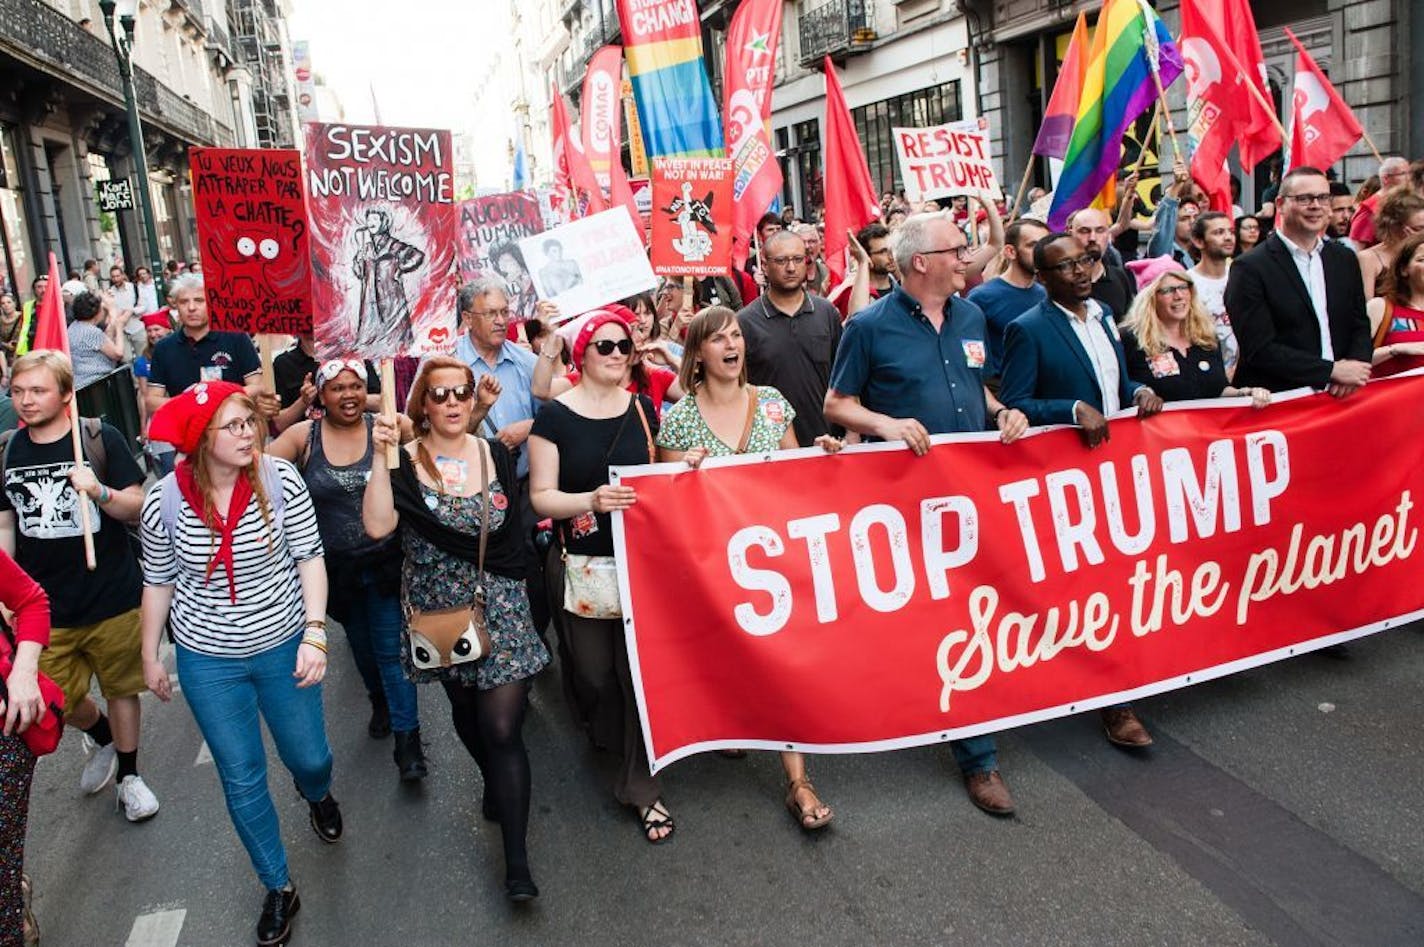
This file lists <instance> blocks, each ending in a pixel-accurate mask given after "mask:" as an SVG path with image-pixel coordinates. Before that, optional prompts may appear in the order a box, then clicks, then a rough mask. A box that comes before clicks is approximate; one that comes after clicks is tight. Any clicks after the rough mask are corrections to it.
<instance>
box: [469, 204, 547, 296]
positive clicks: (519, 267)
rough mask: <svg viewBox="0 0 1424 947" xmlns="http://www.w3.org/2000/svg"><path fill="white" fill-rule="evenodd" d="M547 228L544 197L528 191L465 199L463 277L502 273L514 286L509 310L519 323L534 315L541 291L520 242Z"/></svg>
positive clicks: (512, 286)
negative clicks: (541, 200) (541, 203)
mask: <svg viewBox="0 0 1424 947" xmlns="http://www.w3.org/2000/svg"><path fill="white" fill-rule="evenodd" d="M543 232H544V215H543V213H542V211H541V210H540V208H539V198H538V197H536V196H535V195H534V194H532V193H531V192H529V191H515V192H513V193H511V194H491V195H489V196H487V197H476V198H472V199H471V200H468V201H461V202H460V279H461V281H462V282H469V281H470V280H472V279H476V278H478V277H480V276H498V277H502V278H503V279H504V281H505V283H506V284H507V285H508V286H509V313H510V319H511V320H512V321H515V322H518V321H521V320H524V319H528V318H531V317H532V316H533V315H534V304H535V303H536V302H538V296H536V295H535V293H534V281H533V280H531V279H530V278H529V268H528V267H527V266H525V265H524V254H523V253H521V252H520V250H519V241H520V240H521V239H523V238H524V237H528V236H532V235H533V234H537V233H543Z"/></svg>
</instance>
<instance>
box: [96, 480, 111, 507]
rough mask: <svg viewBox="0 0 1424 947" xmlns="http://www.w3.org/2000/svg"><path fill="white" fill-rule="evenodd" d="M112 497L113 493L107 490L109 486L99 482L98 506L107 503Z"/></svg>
mask: <svg viewBox="0 0 1424 947" xmlns="http://www.w3.org/2000/svg"><path fill="white" fill-rule="evenodd" d="M113 498H114V495H113V494H112V493H110V492H109V488H108V487H107V486H106V485H104V484H102V483H101V484H99V505H100V506H103V505H104V504H106V503H108V502H109V501H110V500H112V499H113Z"/></svg>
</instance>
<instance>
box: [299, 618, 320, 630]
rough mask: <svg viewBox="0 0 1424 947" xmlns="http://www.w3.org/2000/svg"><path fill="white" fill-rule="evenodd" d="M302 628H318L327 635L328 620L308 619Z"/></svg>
mask: <svg viewBox="0 0 1424 947" xmlns="http://www.w3.org/2000/svg"><path fill="white" fill-rule="evenodd" d="M302 627H303V628H318V629H320V630H321V631H322V632H323V633H325V632H326V619H324V618H308V619H307V623H306V624H305V625H303V626H302Z"/></svg>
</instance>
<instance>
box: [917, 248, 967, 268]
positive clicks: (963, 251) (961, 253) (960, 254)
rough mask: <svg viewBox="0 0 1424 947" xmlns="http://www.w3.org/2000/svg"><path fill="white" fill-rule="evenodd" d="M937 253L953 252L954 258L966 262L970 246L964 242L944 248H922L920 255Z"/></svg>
mask: <svg viewBox="0 0 1424 947" xmlns="http://www.w3.org/2000/svg"><path fill="white" fill-rule="evenodd" d="M937 253H953V254H954V258H955V259H956V260H958V261H959V262H960V263H964V262H966V261H968V259H969V247H968V246H967V245H964V244H960V245H959V246H957V247H945V248H944V249H943V250H921V251H920V254H919V255H920V256H934V255H935V254H937Z"/></svg>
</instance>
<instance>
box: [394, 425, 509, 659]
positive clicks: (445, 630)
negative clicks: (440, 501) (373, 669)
mask: <svg viewBox="0 0 1424 947" xmlns="http://www.w3.org/2000/svg"><path fill="white" fill-rule="evenodd" d="M480 482H481V483H482V484H483V485H484V489H483V490H482V491H481V496H482V497H483V500H482V502H481V504H480V558H479V570H480V579H479V585H478V586H477V587H476V589H475V600H474V602H472V603H471V604H469V605H457V606H455V607H453V608H433V609H430V610H428V611H421V610H420V609H416V608H412V609H410V610H409V612H408V613H407V615H406V625H407V628H408V629H409V637H410V663H411V664H413V665H414V666H415V668H416V669H417V670H421V671H433V670H435V669H437V668H447V667H449V666H450V665H452V664H465V663H468V662H471V661H479V660H481V659H483V658H486V657H489V653H490V649H491V647H492V646H491V643H490V634H489V624H488V622H487V621H486V620H485V547H486V546H487V545H488V542H489V518H490V498H489V463H488V461H486V460H485V445H483V444H481V445H480ZM438 489H439V490H440V492H442V493H443V492H445V487H444V483H443V482H441V484H440V486H439V488H438Z"/></svg>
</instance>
